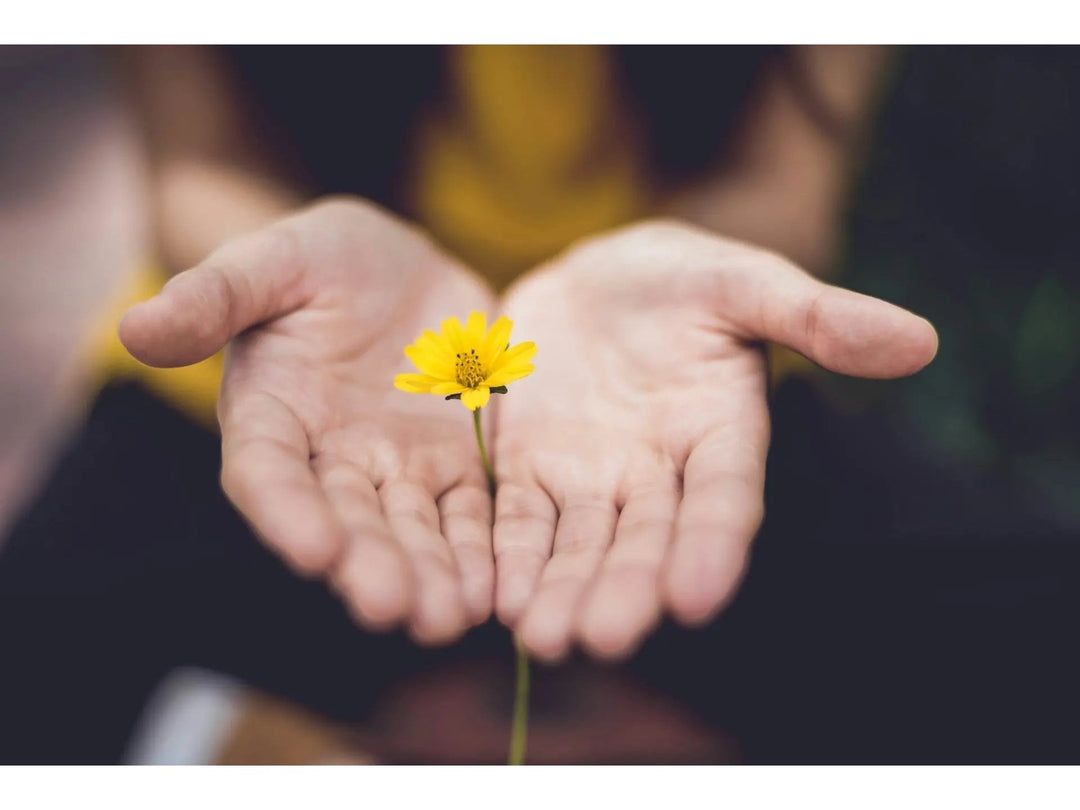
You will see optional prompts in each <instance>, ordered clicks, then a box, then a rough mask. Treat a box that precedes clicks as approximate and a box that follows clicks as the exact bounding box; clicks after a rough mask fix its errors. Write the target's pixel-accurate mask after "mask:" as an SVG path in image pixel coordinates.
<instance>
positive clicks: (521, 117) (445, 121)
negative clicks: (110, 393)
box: [92, 45, 806, 426]
mask: <svg viewBox="0 0 1080 810" xmlns="http://www.w3.org/2000/svg"><path fill="white" fill-rule="evenodd" d="M452 54H453V58H452V60H451V67H450V69H451V72H452V76H451V87H452V91H451V98H450V102H451V103H450V104H449V106H448V107H447V108H446V109H443V110H437V111H432V112H431V113H430V114H429V115H428V117H427V118H426V120H424V122H423V125H422V127H421V130H420V132H419V134H418V137H417V139H416V144H415V147H416V151H415V154H414V155H413V160H412V161H411V173H410V183H411V186H410V189H411V196H412V200H413V208H414V213H415V215H416V218H417V219H418V220H419V221H420V222H421V223H423V224H424V225H425V226H426V227H427V228H428V229H429V230H430V231H431V232H432V234H433V235H434V236H435V238H436V239H437V240H438V241H439V242H441V243H442V244H443V245H445V246H446V247H447V249H448V250H449V251H450V252H452V253H454V254H455V255H457V256H459V257H461V258H462V259H463V260H464V261H466V262H467V263H469V264H470V266H472V267H473V268H474V269H476V270H477V271H479V272H482V273H483V274H485V275H486V276H487V278H488V279H489V280H490V281H491V283H492V284H493V285H494V286H495V288H496V289H500V290H501V289H503V288H505V287H506V286H507V285H508V284H509V283H510V282H511V281H513V279H514V278H515V277H516V276H518V275H519V274H521V273H522V272H524V271H525V270H527V269H529V268H531V267H533V266H535V265H537V264H538V263H540V262H543V261H544V260H546V259H548V258H550V257H551V256H553V255H555V254H556V253H558V252H559V251H561V250H562V249H564V248H565V247H566V246H567V245H569V244H571V243H572V242H574V241H576V240H577V239H580V238H581V237H583V236H586V235H589V234H593V233H597V232H600V231H604V230H608V229H610V228H613V227H616V226H618V225H621V224H624V223H626V222H630V221H632V220H634V219H638V218H641V217H643V216H646V215H647V214H648V212H649V211H650V210H651V208H652V206H653V200H652V193H651V189H650V187H649V183H648V180H647V171H646V165H645V159H644V152H643V149H642V145H641V144H640V143H639V142H638V141H637V140H636V139H635V131H636V130H635V127H634V126H633V122H632V120H631V119H630V117H629V114H628V113H627V111H626V110H624V109H622V108H621V107H620V106H619V105H618V102H617V99H618V98H619V95H618V93H617V92H616V88H615V86H614V82H615V76H614V66H613V60H612V59H611V54H610V52H609V50H608V49H607V48H605V47H600V46H516V45H499V46H462V47H458V48H455V49H454V50H453V52H452ZM165 281H166V276H165V273H164V272H163V270H162V269H161V268H160V267H156V266H148V267H147V268H145V269H144V270H143V271H142V272H141V273H140V274H139V275H138V276H137V277H136V278H135V279H133V281H132V284H131V286H130V287H129V289H127V290H124V291H123V293H122V294H121V295H120V296H119V298H118V299H117V301H116V302H115V303H114V305H113V306H112V307H111V308H110V310H109V312H108V314H107V316H106V317H105V319H104V320H103V322H102V327H101V329H100V331H99V333H98V334H97V335H96V336H95V340H94V343H93V346H94V348H93V358H92V361H93V362H94V363H95V364H96V366H97V368H99V369H101V371H102V372H103V373H102V374H101V378H102V379H103V380H108V379H117V378H128V379H137V380H140V381H141V382H142V383H143V384H145V385H146V386H147V387H148V388H150V389H151V390H152V391H154V392H155V393H156V394H158V395H159V396H161V397H162V398H164V399H165V400H167V401H169V402H171V403H173V404H174V405H176V406H177V407H179V408H180V409H181V410H183V411H184V412H185V413H187V414H189V415H190V416H191V417H192V418H194V419H196V420H198V421H200V422H202V423H204V424H206V425H208V426H213V425H215V424H216V419H215V415H214V408H215V402H216V399H217V392H218V387H219V383H220V380H221V372H222V358H221V356H220V355H218V356H215V357H213V358H211V359H209V360H207V361H205V362H203V363H199V364H197V365H194V366H189V367H187V368H183V369H152V368H148V367H146V366H143V365H142V364H140V363H138V362H137V361H136V360H134V359H133V358H132V357H131V356H130V355H129V354H128V353H127V351H126V350H125V349H124V348H123V346H122V345H121V344H120V342H119V339H118V338H117V336H116V324H117V322H118V321H119V318H120V316H121V315H122V314H123V312H124V311H125V310H126V309H127V308H128V307H129V306H131V305H132V304H134V303H136V302H137V301H141V300H145V299H146V298H149V297H151V296H152V295H154V294H155V293H156V292H157V291H158V290H160V289H161V286H162V285H163V284H164V283H165ZM793 357H794V356H793V355H792V354H791V353H778V352H772V356H771V357H770V359H771V361H772V365H773V368H774V370H775V372H778V373H781V374H782V373H784V372H786V371H787V370H789V369H790V368H792V367H794V366H795V365H798V363H797V361H795V362H793V360H792V358H793ZM799 359H800V360H801V358H799ZM802 362H803V363H805V362H806V361H802Z"/></svg>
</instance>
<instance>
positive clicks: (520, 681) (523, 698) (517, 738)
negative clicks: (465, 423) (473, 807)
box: [473, 408, 529, 765]
mask: <svg viewBox="0 0 1080 810" xmlns="http://www.w3.org/2000/svg"><path fill="white" fill-rule="evenodd" d="M473 426H474V427H475V428H476V444H477V446H478V447H479V448H480V460H481V461H482V462H483V463H484V472H485V473H487V480H488V489H490V490H491V494H492V496H494V495H495V470H494V468H493V467H492V466H491V459H490V458H488V453H487V447H486V446H485V445H484V431H483V430H481V428H480V408H477V409H476V410H475V411H473ZM515 648H516V650H517V656H516V658H517V664H516V666H517V686H516V688H515V689H514V717H513V721H512V723H511V726H510V756H509V759H508V760H507V761H508V762H509V764H511V765H524V764H525V743H526V742H527V741H528V738H529V656H527V655H526V654H525V650H523V649H522V648H521V647H519V646H517V645H515Z"/></svg>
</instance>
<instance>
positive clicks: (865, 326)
mask: <svg viewBox="0 0 1080 810" xmlns="http://www.w3.org/2000/svg"><path fill="white" fill-rule="evenodd" d="M503 311H504V312H505V314H507V315H508V316H509V317H511V318H512V319H513V320H514V322H515V332H516V333H517V334H519V335H521V336H523V337H527V338H528V339H530V340H533V341H535V342H536V344H537V347H538V350H539V351H538V354H537V359H536V371H535V373H534V374H533V376H532V377H530V378H528V379H526V380H523V381H521V382H519V383H517V384H516V387H515V388H514V389H513V390H512V391H511V392H510V394H509V395H508V396H505V397H501V398H500V400H499V402H498V403H497V404H496V408H497V411H496V445H495V468H496V474H497V477H498V480H499V488H498V494H497V497H496V509H495V527H494V551H495V558H496V579H497V582H496V598H495V603H496V604H495V608H496V611H497V613H498V615H499V617H500V619H501V620H502V621H503V622H505V623H507V624H508V625H510V626H512V627H514V628H515V630H516V632H517V635H518V638H519V640H520V642H521V643H522V644H523V645H524V646H525V648H526V649H527V650H528V651H529V652H530V653H531V654H533V655H534V656H537V657H539V658H542V659H547V660H557V659H559V658H561V657H563V656H564V655H565V654H566V653H567V652H568V650H569V648H570V647H571V645H572V644H573V643H574V642H575V641H577V642H580V643H581V644H582V645H584V646H585V648H586V649H588V650H589V651H591V652H592V653H593V654H596V655H598V656H603V657H619V656H623V655H626V654H628V653H629V652H630V651H632V650H633V649H634V648H635V646H636V645H637V644H639V643H640V641H641V640H642V639H643V637H644V636H645V635H646V634H647V633H648V632H649V630H650V629H651V628H652V627H653V626H654V625H655V624H656V623H657V622H658V621H659V619H660V618H661V616H662V615H663V612H664V611H665V610H667V611H670V613H672V614H673V615H674V617H675V618H676V619H678V620H680V621H682V622H684V623H688V624H695V623H699V622H703V621H706V620H708V619H709V618H710V617H712V616H713V615H715V613H716V612H717V611H718V610H719V609H720V608H721V607H722V606H723V604H724V603H725V602H726V600H728V599H729V598H730V597H731V595H732V594H733V592H734V590H735V588H736V587H737V585H738V583H739V581H740V578H741V576H742V574H743V572H744V570H745V568H746V565H747V560H748V554H749V549H750V545H751V542H752V540H753V538H754V535H755V533H756V532H757V529H758V526H759V524H760V522H761V519H762V515H763V492H764V479H765V457H766V451H767V448H768V442H769V417H768V409H767V407H766V392H767V391H766V389H767V370H766V363H765V357H764V353H763V351H762V347H761V341H764V340H770V341H776V342H778V343H780V344H783V345H785V346H788V347H790V348H793V349H795V350H797V351H799V352H801V353H802V354H804V355H805V356H807V357H809V358H810V359H812V360H814V361H815V362H817V363H818V364H820V365H822V366H824V367H825V368H828V369H831V370H833V371H836V372H840V373H843V374H850V375H856V376H862V377H877V378H888V377H900V376H904V375H908V374H912V373H914V372H915V371H917V370H919V369H920V368H922V367H923V366H925V365H926V364H927V363H929V362H930V360H931V359H932V358H933V356H934V354H935V352H936V349H937V335H936V333H935V332H934V329H933V327H932V326H931V325H930V324H929V323H928V322H927V321H925V320H923V319H922V318H919V317H917V316H915V315H912V314H911V313H909V312H906V311H904V310H902V309H899V308H897V307H895V306H892V305H891V304H887V303H885V302H883V301H879V300H877V299H874V298H869V297H866V296H863V295H859V294H857V293H853V292H849V291H846V290H842V289H839V288H836V287H831V286H828V285H826V284H823V283H821V282H818V281H816V280H814V279H813V278H811V277H810V276H809V275H807V274H806V273H804V272H803V271H802V270H800V269H798V268H797V267H795V266H793V265H792V264H790V263H789V262H787V261H785V260H784V259H782V258H780V257H778V256H776V255H774V254H771V253H768V252H765V251H762V250H759V249H755V248H753V247H750V246H748V245H745V244H741V243H738V242H734V241H731V240H726V239H723V238H719V237H717V236H715V235H713V234H711V233H709V232H706V231H703V230H698V229H695V228H691V227H688V226H683V225H680V224H677V223H671V222H658V223H646V224H642V225H637V226H633V227H630V228H628V229H625V230H622V231H619V232H616V233H614V234H612V235H608V236H602V237H600V238H597V239H594V240H591V241H589V242H587V243H585V244H584V245H582V246H580V247H577V248H576V249H573V250H571V251H569V252H568V253H566V254H565V255H563V256H562V257H559V258H557V259H556V260H554V261H553V262H551V263H550V264H549V265H548V266H546V267H544V268H541V269H540V270H538V271H536V272H534V273H533V274H532V275H531V276H527V277H526V278H524V279H522V280H521V281H520V282H518V284H517V285H516V286H515V287H514V288H512V289H511V290H510V292H509V293H508V296H507V298H506V301H505V306H504V309H503Z"/></svg>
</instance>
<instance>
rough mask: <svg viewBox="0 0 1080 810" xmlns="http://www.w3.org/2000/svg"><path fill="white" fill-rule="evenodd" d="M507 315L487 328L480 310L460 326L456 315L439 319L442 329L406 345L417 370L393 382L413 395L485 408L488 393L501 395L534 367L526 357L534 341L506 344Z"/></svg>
mask: <svg viewBox="0 0 1080 810" xmlns="http://www.w3.org/2000/svg"><path fill="white" fill-rule="evenodd" d="M513 326H514V324H513V323H512V322H511V321H510V319H509V318H506V317H502V318H499V319H498V320H497V321H495V323H493V324H492V325H491V329H488V328H487V317H486V316H485V315H484V313H483V312H473V313H472V314H471V315H469V319H468V321H467V322H466V323H465V326H464V328H462V326H461V321H459V320H458V319H457V318H447V319H446V320H445V321H443V323H442V334H441V335H439V334H436V333H435V332H432V331H431V330H430V329H428V330H426V331H425V332H424V334H422V335H421V336H420V337H418V338H417V339H416V342H415V343H413V344H412V345H411V346H406V347H405V356H406V357H408V358H409V359H410V360H412V362H413V365H415V366H416V368H417V369H418V370H419V371H420V373H419V374H398V375H397V376H396V377H395V378H394V387H396V388H399V389H400V390H402V391H408V392H409V393H411V394H439V395H441V396H444V397H446V398H447V399H460V400H461V402H462V404H463V405H464V406H465V407H466V408H468V409H469V410H471V411H475V410H477V409H478V408H483V407H484V406H485V405H487V403H488V399H489V398H490V397H491V393H492V392H495V393H496V394H505V393H506V385H507V384H508V383H512V382H513V381H514V380H520V379H521V378H522V377H527V376H528V375H530V374H531V373H532V371H533V365H532V363H530V362H529V361H530V360H531V359H532V357H533V355H535V354H536V345H535V344H533V343H532V342H525V343H519V344H517V345H516V346H511V345H510V330H511V329H512V328H513Z"/></svg>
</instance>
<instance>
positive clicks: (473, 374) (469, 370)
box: [454, 349, 487, 388]
mask: <svg viewBox="0 0 1080 810" xmlns="http://www.w3.org/2000/svg"><path fill="white" fill-rule="evenodd" d="M454 370H455V372H456V373H457V381H458V382H459V383H460V384H461V385H464V386H465V387H466V388H476V386H478V385H480V383H482V382H483V381H484V380H485V379H486V378H487V374H485V373H484V369H483V368H481V366H480V358H479V357H477V356H476V349H469V351H467V352H458V356H457V365H456V366H455V369H454Z"/></svg>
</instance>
